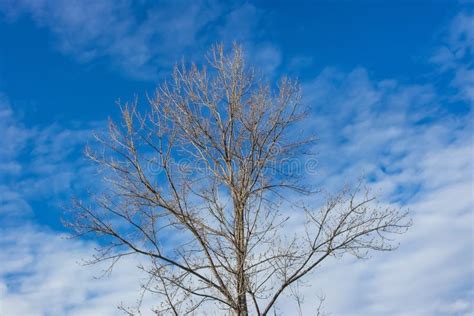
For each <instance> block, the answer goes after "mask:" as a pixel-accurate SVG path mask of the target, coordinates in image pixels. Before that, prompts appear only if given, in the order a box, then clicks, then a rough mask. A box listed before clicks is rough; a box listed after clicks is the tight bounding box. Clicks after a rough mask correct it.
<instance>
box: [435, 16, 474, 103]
mask: <svg viewBox="0 0 474 316" xmlns="http://www.w3.org/2000/svg"><path fill="white" fill-rule="evenodd" d="M431 62H433V63H434V64H436V65H438V66H439V71H440V72H442V73H448V74H449V75H450V76H451V85H452V86H453V87H454V88H456V89H457V90H458V94H457V98H458V99H462V100H465V101H467V102H469V103H470V104H471V105H472V104H473V103H474V14H472V13H469V12H462V13H459V14H458V15H457V16H456V17H455V18H454V19H453V21H452V22H451V24H450V25H449V27H448V29H447V30H446V31H445V34H444V45H442V46H440V47H439V48H438V49H437V50H436V52H435V54H434V55H433V56H432V57H431Z"/></svg>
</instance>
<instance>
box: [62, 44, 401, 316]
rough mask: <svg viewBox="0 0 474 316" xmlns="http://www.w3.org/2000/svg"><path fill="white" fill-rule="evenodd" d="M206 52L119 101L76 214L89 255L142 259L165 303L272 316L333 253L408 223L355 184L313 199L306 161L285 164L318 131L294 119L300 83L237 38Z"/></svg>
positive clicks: (372, 244)
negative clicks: (268, 76) (93, 250)
mask: <svg viewBox="0 0 474 316" xmlns="http://www.w3.org/2000/svg"><path fill="white" fill-rule="evenodd" d="M206 61H207V63H206V65H207V68H206V67H205V66H203V67H198V66H196V65H195V64H192V65H189V66H187V65H186V64H184V63H182V64H180V65H177V66H176V67H175V68H174V72H173V75H172V78H171V79H170V80H169V81H168V82H165V83H163V84H161V85H160V86H159V87H158V88H157V90H156V95H154V96H153V97H152V98H150V99H149V108H147V110H146V111H145V110H141V109H139V106H138V105H137V104H136V102H134V103H132V104H125V105H122V106H121V107H120V108H121V114H122V115H121V117H122V121H121V123H120V124H116V123H114V122H112V121H111V122H110V123H109V133H108V135H107V136H106V137H104V136H98V137H97V139H98V140H99V142H100V143H101V145H102V146H101V148H102V149H101V150H93V151H92V150H87V155H88V156H89V157H90V158H91V159H92V160H94V161H95V162H97V163H98V164H99V165H100V166H101V167H104V168H102V170H103V172H104V173H103V175H104V179H105V183H106V186H105V187H106V190H105V191H104V192H101V193H98V194H96V196H95V198H94V199H93V202H89V203H86V202H82V201H76V203H75V208H74V209H75V214H76V215H77V216H76V218H75V220H74V221H72V222H71V223H70V225H72V226H73V227H74V228H75V229H76V231H77V232H78V233H79V234H95V235H96V236H97V238H100V241H101V244H102V245H104V247H103V248H101V249H100V250H99V252H98V254H97V255H96V256H95V257H94V260H93V262H99V261H105V260H110V262H111V263H112V264H111V268H112V267H113V265H114V264H115V263H116V262H117V261H118V260H119V259H120V258H122V257H124V256H127V255H132V254H134V255H137V254H138V255H141V256H143V257H144V258H147V259H148V260H147V262H148V264H147V265H146V266H143V269H144V270H145V271H146V273H147V275H148V276H149V281H148V282H147V283H146V284H145V285H144V289H145V290H146V291H149V292H152V293H156V294H157V295H159V296H161V299H160V300H159V302H160V303H159V304H158V306H157V307H156V311H155V312H156V313H157V314H159V315H162V314H174V315H184V314H195V313H199V312H200V311H202V310H203V309H205V308H207V309H208V310H207V313H210V312H209V308H210V307H212V308H214V309H215V311H220V313H228V314H232V315H248V314H255V315H268V314H270V313H274V311H275V306H276V302H277V301H278V300H279V299H280V298H281V297H282V294H284V293H286V292H287V291H289V290H290V289H291V287H292V286H294V285H296V284H297V283H298V282H300V281H301V280H302V279H304V278H305V277H307V276H308V275H309V274H310V273H311V272H312V271H314V270H315V269H316V268H317V267H318V266H319V265H320V264H321V263H322V262H323V261H324V260H325V259H327V258H329V257H331V256H342V255H344V254H347V253H349V254H352V255H355V256H356V257H358V258H362V257H364V256H366V254H367V252H368V251H370V250H378V251H388V250H392V249H394V248H395V247H396V245H394V244H393V243H392V242H391V240H390V239H388V237H389V236H390V235H392V234H399V233H403V232H404V231H406V229H407V228H408V226H409V225H410V223H409V220H407V217H406V215H407V214H406V212H404V211H400V210H397V209H394V208H386V207H381V206H379V204H376V203H375V201H374V198H373V197H372V196H371V195H370V194H369V192H368V191H366V190H365V188H364V186H363V185H362V184H361V183H359V184H358V185H357V186H356V187H355V188H354V189H349V188H345V189H343V190H342V191H341V192H339V193H338V194H336V195H333V196H330V197H327V200H326V202H325V203H323V204H321V205H323V206H320V205H319V206H318V205H316V202H314V198H313V197H314V196H321V193H317V191H316V190H313V188H312V186H311V177H309V176H308V175H307V174H305V172H304V171H305V170H304V167H303V168H299V169H298V170H296V171H295V170H294V168H288V164H287V163H286V162H288V161H293V162H294V161H300V162H301V163H302V165H304V162H305V161H308V159H311V157H312V156H311V152H310V149H311V147H313V146H314V141H315V138H314V137H312V135H309V136H307V135H305V133H301V132H300V130H298V129H297V127H298V126H299V124H300V123H299V122H301V121H302V119H303V118H305V116H306V113H307V112H306V111H305V110H304V108H303V107H302V106H301V95H300V88H299V85H298V83H297V82H295V81H292V80H290V79H287V78H283V79H282V80H280V81H279V83H278V84H274V85H272V84H269V83H267V82H265V81H263V80H262V79H261V78H260V77H259V76H257V75H256V72H255V71H253V69H251V68H250V67H247V66H246V65H245V63H244V58H243V53H242V50H241V48H240V47H239V46H238V45H234V46H233V48H232V50H231V51H230V52H229V53H227V52H226V51H225V49H224V48H223V47H222V46H220V45H217V46H215V47H214V48H213V49H211V51H210V52H209V54H208V55H207V59H206ZM308 157H309V158H308ZM291 159H293V160H291ZM300 167H301V166H300ZM318 192H319V191H318ZM294 223H300V224H301V225H296V224H294ZM295 227H296V228H295ZM287 294H290V293H287ZM297 301H298V304H299V303H300V302H301V301H300V299H299V298H298V299H297ZM318 310H319V308H318Z"/></svg>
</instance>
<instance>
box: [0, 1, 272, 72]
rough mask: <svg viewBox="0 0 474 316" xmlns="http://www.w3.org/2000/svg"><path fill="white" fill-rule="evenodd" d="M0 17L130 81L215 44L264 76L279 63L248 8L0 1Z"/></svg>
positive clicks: (213, 4) (197, 4)
mask: <svg viewBox="0 0 474 316" xmlns="http://www.w3.org/2000/svg"><path fill="white" fill-rule="evenodd" d="M145 4H147V5H145ZM2 11H3V13H4V16H5V17H6V18H7V20H10V21H14V20H15V19H16V18H17V17H19V16H22V15H26V16H28V17H30V18H31V19H32V20H33V21H34V22H35V23H36V24H38V25H39V26H41V27H43V28H46V29H47V30H49V31H50V32H51V33H52V34H53V35H54V39H55V43H54V44H55V46H56V48H57V49H58V50H59V51H61V52H62V53H63V54H66V55H70V56H73V57H74V58H75V59H76V60H78V61H80V62H90V61H93V60H95V61H97V60H99V61H101V60H107V61H109V62H110V64H111V68H112V69H114V70H115V69H117V70H118V71H119V72H121V73H123V74H125V75H127V76H131V77H133V78H136V79H144V80H155V79H156V78H158V77H159V76H160V74H167V73H168V71H169V69H170V66H171V65H173V64H174V63H175V62H177V61H179V60H180V59H181V58H182V57H183V56H186V57H187V58H189V59H191V60H192V59H196V58H200V57H201V56H202V53H203V52H205V51H206V50H207V49H208V48H209V47H210V46H211V45H212V44H214V43H215V42H219V41H222V42H227V43H230V42H232V41H234V40H236V41H239V42H240V43H242V44H244V45H245V46H246V47H247V48H248V51H249V54H250V55H251V56H255V57H254V59H255V60H257V61H259V63H260V64H261V65H263V66H262V67H263V68H265V69H264V70H268V71H273V70H274V69H275V68H276V67H278V65H279V64H280V63H281V53H280V50H279V48H277V47H276V46H275V45H274V44H271V43H259V42H257V39H259V38H261V35H262V33H263V31H261V28H260V23H261V20H262V14H263V13H262V11H261V10H259V9H257V8H256V7H255V6H254V5H251V4H249V3H235V4H227V5H224V4H223V3H221V2H218V1H213V0H211V1H204V0H202V1H201V0H199V1H191V2H190V1H164V2H160V4H159V6H158V5H157V4H156V5H153V4H152V3H147V2H146V1H145V3H141V2H133V1H127V0H118V1H114V0H106V1H51V0H39V1H36V0H34V1H32V0H20V1H10V0H1V1H0V12H2ZM259 30H260V31H259Z"/></svg>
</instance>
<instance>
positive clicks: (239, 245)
mask: <svg viewBox="0 0 474 316" xmlns="http://www.w3.org/2000/svg"><path fill="white" fill-rule="evenodd" d="M236 204H237V205H236V208H235V216H236V218H235V221H236V223H235V230H236V231H235V238H236V256H237V304H238V305H237V315H238V316H247V315H248V309H247V297H246V293H247V288H246V281H245V254H246V250H245V228H244V227H245V226H244V208H243V207H242V206H241V205H240V203H236Z"/></svg>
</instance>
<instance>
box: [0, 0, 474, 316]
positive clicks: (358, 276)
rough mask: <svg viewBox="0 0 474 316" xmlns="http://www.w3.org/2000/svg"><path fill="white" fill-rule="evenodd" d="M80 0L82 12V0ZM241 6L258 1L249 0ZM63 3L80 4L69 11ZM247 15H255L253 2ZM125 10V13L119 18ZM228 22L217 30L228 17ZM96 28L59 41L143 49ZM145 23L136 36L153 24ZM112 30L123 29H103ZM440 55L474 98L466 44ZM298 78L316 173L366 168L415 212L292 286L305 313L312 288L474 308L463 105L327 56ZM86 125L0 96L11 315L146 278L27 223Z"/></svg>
mask: <svg viewBox="0 0 474 316" xmlns="http://www.w3.org/2000/svg"><path fill="white" fill-rule="evenodd" d="M24 3H26V4H25V5H28V9H25V8H22V9H21V10H33V9H31V8H35V9H34V10H38V12H40V13H41V12H42V11H41V10H49V11H52V12H54V10H56V9H54V8H52V7H51V8H50V7H47V6H46V7H45V4H44V3H46V1H38V2H33V1H31V2H26V1H25V2H24ZM106 3H107V2H103V3H101V4H97V6H99V7H100V8H102V9H100V10H99V9H97V12H102V11H101V10H103V7H101V6H105V5H106ZM109 4H110V5H118V6H119V8H122V6H123V8H126V9H119V10H124V12H125V11H127V10H129V9H130V8H132V7H131V5H130V3H128V2H119V3H118V4H111V3H109ZM76 5H77V6H78V8H79V9H77V10H78V11H79V13H77V14H80V13H81V12H80V11H81V8H83V7H82V5H83V4H76ZM35 6H38V7H39V8H36V7H35ZM64 8H66V6H65V5H64ZM241 9H242V10H244V11H245V12H247V13H249V12H250V13H251V12H252V9H251V7H241ZM64 10H65V9H64ZM132 11H133V10H132ZM28 12H30V11H28ZM127 12H128V11H127ZM40 13H35V14H39V15H38V16H42V17H43V19H47V18H49V16H50V14H51V12H44V13H41V14H40ZM57 14H58V15H60V16H61V18H58V19H62V18H63V16H65V13H64V12H62V11H61V12H60V13H57ZM70 14H71V16H73V17H74V16H75V14H76V13H74V14H73V13H70ZM87 14H91V13H87ZM120 14H124V16H125V17H126V16H127V15H126V14H125V13H119V14H118V16H120ZM127 14H128V13H127ZM99 15H100V13H97V16H99ZM53 16H54V14H53ZM242 16H247V17H249V19H254V18H252V15H250V14H247V15H245V14H243V15H242ZM467 16H468V15H466V14H460V15H459V16H458V18H456V19H455V22H453V25H457V27H455V26H452V30H451V32H453V33H454V34H458V33H460V34H465V33H466V32H469V29H467V28H466V27H465V26H466V25H469V22H466V19H465V17H467ZM459 17H463V18H459ZM35 19H38V21H40V19H39V18H36V17H35ZM77 19H78V21H83V20H81V18H79V17H78V18H77ZM110 19H111V21H110V22H108V23H109V24H108V25H109V26H111V27H112V28H114V27H115V28H116V29H117V30H118V31H119V33H120V32H121V31H120V30H122V28H123V29H127V27H126V25H128V24H127V23H128V22H127V23H125V22H123V21H115V20H114V19H115V18H114V17H110ZM232 19H236V20H237V21H238V18H232ZM232 19H230V18H229V21H231V20H232ZM457 19H459V20H457ZM70 20H74V19H73V18H71V17H68V20H67V21H68V22H64V23H66V24H67V23H71V22H70ZM125 20H126V19H125ZM132 21H133V19H132ZM456 21H460V22H456ZM41 23H45V24H44V25H45V26H47V27H52V26H49V23H53V22H52V21H49V20H48V21H44V22H41ZM54 23H58V22H54ZM81 23H83V22H78V24H73V25H74V27H73V28H79V26H80V25H81ZM121 23H125V24H124V25H125V26H113V25H122V24H121ZM130 23H132V22H130ZM183 23H184V25H186V23H185V22H183ZM132 24H133V23H132ZM170 25H172V24H170ZM222 25H224V26H223V28H224V29H226V28H227V27H230V26H225V24H222ZM229 25H232V23H230V22H229ZM71 27H72V26H71ZM134 27H135V26H134ZM185 27H186V26H183V28H185ZM65 28H66V29H67V26H65ZM144 28H145V27H144ZM203 28H206V26H203ZM252 29H253V27H251V28H249V30H252ZM54 32H58V33H57V36H58V41H60V40H61V39H62V37H61V36H66V34H73V33H68V32H73V31H68V32H65V33H64V35H63V34H62V33H61V30H58V31H54ZM101 32H105V31H104V30H102V31H99V33H96V30H95V29H92V30H90V31H88V32H86V34H89V35H77V36H79V37H80V36H84V39H83V40H82V41H83V44H81V43H82V41H79V43H80V45H78V46H75V47H74V48H70V50H68V49H66V48H67V46H66V48H61V47H62V46H61V45H60V43H58V45H59V46H58V47H60V48H61V49H64V52H65V53H67V54H73V55H74V56H76V57H77V58H85V59H84V60H88V58H101V56H109V57H110V58H112V59H113V58H119V57H120V58H128V57H130V58H131V59H130V60H127V61H125V60H124V61H117V62H118V63H121V62H123V63H124V64H120V65H122V66H121V67H124V66H125V65H127V63H130V65H133V66H134V67H136V66H137V65H141V60H142V59H140V58H139V57H137V60H134V59H133V58H134V57H133V56H134V54H135V53H134V52H127V51H126V50H123V52H124V53H120V54H118V53H116V52H112V51H108V48H107V47H108V46H107V45H108V43H109V42H108V41H109V40H106V39H105V37H104V39H101V40H99V42H100V41H103V43H104V44H103V45H104V47H105V48H103V49H104V50H105V51H102V49H100V46H99V48H98V47H97V46H94V47H95V48H94V49H92V50H91V51H90V52H89V48H88V45H89V44H90V43H94V40H96V39H97V38H101V36H105V35H101V34H102V33H101ZM124 32H125V31H124ZM142 32H144V34H148V33H147V32H145V31H142ZM222 32H224V31H222ZM132 33H133V32H132ZM55 34H56V33H55ZM81 34H82V33H81ZM91 34H92V35H91ZM123 34H127V32H125V33H123ZM450 34H451V33H450ZM141 36H143V37H141ZM141 36H139V37H138V38H140V39H142V38H148V37H147V36H149V35H146V36H145V35H141ZM196 38H199V35H196ZM448 38H454V39H458V40H452V41H451V42H449V41H448V42H447V45H448V46H447V47H448V51H449V52H451V51H461V52H463V53H462V54H461V55H457V56H467V55H466V54H467V53H466V52H467V51H469V50H470V51H472V46H469V45H471V44H469V43H466V42H465V39H466V35H462V36H458V35H452V36H448ZM115 40H117V41H119V42H120V41H121V40H120V39H115V38H112V39H110V41H115ZM183 41H184V42H186V41H185V40H183ZM458 41H459V43H458ZM178 42H179V40H178ZM120 43H122V44H123V43H125V42H120ZM145 43H146V41H145ZM66 44H67V43H66ZM81 45H83V46H81ZM91 45H92V44H91ZM117 45H118V44H117ZM123 45H124V46H127V45H125V44H123ZM147 45H148V44H147ZM147 45H145V46H146V47H148V46H147ZM170 45H171V44H170ZM180 45H183V44H180ZM450 45H452V46H450ZM178 46H179V45H178ZM91 47H92V46H91ZM179 47H181V46H179ZM76 49H77V51H76ZM95 49H97V52H96V51H94V50H95ZM144 51H145V52H147V51H148V48H147V49H144ZM83 53H84V54H85V55H84V56H82V55H81V54H83ZM129 53H130V55H128V54H129ZM121 54H123V55H121ZM152 55H153V54H151V55H150V56H152ZM269 55H271V53H269ZM274 55H278V53H276V54H274ZM81 56H82V57H81ZM137 56H141V55H140V54H138V55H137ZM143 56H145V58H144V59H143V60H146V62H145V63H143V65H149V63H152V62H153V60H154V59H153V58H149V57H146V56H148V55H147V54H144V55H143ZM153 56H155V55H153ZM156 56H158V55H156ZM448 56H450V57H449V58H448V57H447V58H446V59H434V60H435V61H436V63H437V64H439V65H445V68H442V69H443V71H446V72H450V73H451V74H452V75H453V77H452V78H453V81H452V83H451V84H452V87H453V88H454V89H455V91H454V95H455V96H456V99H457V100H461V101H462V102H470V101H469V100H472V98H470V94H469V91H470V90H469V87H470V86H469V85H464V84H457V83H456V82H457V81H455V78H456V76H459V78H460V82H465V80H468V79H469V78H466V77H465V76H466V74H465V73H463V72H462V71H460V70H461V69H467V70H469V69H471V68H472V65H471V64H470V61H469V60H468V59H465V58H464V57H456V56H454V57H453V56H451V55H448ZM277 59H278V58H275V60H277ZM277 64H278V63H277ZM470 67H471V68H470ZM135 69H140V67H138V68H135ZM137 74H139V72H138V73H137ZM141 75H143V74H140V76H141ZM304 91H305V95H306V96H307V97H306V99H305V101H306V103H307V104H308V105H310V106H312V109H313V111H312V117H311V120H310V122H309V123H308V124H311V125H310V126H309V128H314V129H315V130H316V131H317V132H318V134H319V138H320V141H319V144H318V145H317V147H316V148H315V149H316V150H317V151H318V152H319V153H320V154H319V159H320V168H321V169H320V170H321V173H320V174H318V175H316V177H315V179H316V180H318V181H321V182H320V184H321V185H324V186H325V187H328V188H329V189H330V190H331V189H336V188H338V187H340V186H341V185H342V183H343V182H344V181H345V180H347V179H349V180H351V179H355V178H357V177H358V176H360V175H361V174H365V175H366V176H367V178H368V180H369V181H370V184H371V185H372V186H373V187H374V188H375V189H376V190H380V192H381V194H382V196H381V200H382V202H383V203H387V204H392V205H397V206H401V207H405V208H410V209H411V211H412V216H413V219H414V226H413V228H412V229H411V230H410V231H409V233H408V234H406V235H405V236H403V238H402V239H401V247H400V249H399V250H398V251H397V252H394V253H391V254H381V255H375V256H374V257H373V258H371V259H370V261H355V260H352V259H350V258H347V259H344V260H340V261H338V262H333V263H334V265H325V266H323V267H322V268H321V270H319V271H316V273H315V274H314V275H313V277H314V278H313V279H311V280H309V281H308V283H310V285H312V287H311V288H309V287H304V286H303V287H301V288H300V291H301V292H303V293H305V294H306V300H305V301H304V304H303V310H304V314H314V310H315V307H316V305H317V303H316V301H317V300H316V299H315V298H316V294H324V295H325V296H326V301H325V305H324V307H325V310H326V311H328V312H331V313H333V314H335V315H345V316H346V315H381V314H383V315H393V316H395V315H422V316H423V315H427V316H428V315H440V316H441V315H472V312H473V306H472V299H473V295H474V293H473V290H472V285H471V280H472V279H473V278H474V271H473V267H472V263H473V262H474V258H473V253H472V249H473V246H474V245H473V239H472V236H473V227H472V222H473V220H474V219H473V213H472V210H473V209H474V201H473V198H472V192H473V183H472V179H473V174H472V170H473V167H474V166H473V161H472V156H473V147H472V146H473V145H472V144H473V143H472V141H473V140H472V122H471V121H470V117H469V115H464V114H459V113H454V112H453V113H451V112H449V111H446V108H449V103H448V104H446V102H451V100H450V98H445V95H444V92H443V91H439V90H438V88H437V87H436V86H434V85H431V84H418V83H400V82H398V81H397V80H395V79H389V80H382V81H377V80H374V79H373V78H371V77H370V76H369V75H368V71H367V69H364V68H357V69H354V70H352V71H349V72H343V71H339V70H337V69H335V68H327V69H325V70H323V71H322V72H321V73H320V74H319V75H318V76H316V77H315V78H314V79H313V80H310V81H308V82H305V83H304ZM461 96H462V97H461ZM92 125H93V124H92ZM94 128H96V126H94V125H93V126H91V125H90V124H86V126H82V127H78V128H71V127H67V126H64V125H58V124H53V125H51V126H47V127H27V126H25V124H23V123H22V120H21V117H19V116H18V114H17V113H15V111H14V110H13V107H12V106H10V105H9V104H8V102H7V100H6V98H3V99H2V101H0V130H1V131H2V132H5V133H3V134H2V135H3V137H2V138H1V139H0V145H2V146H0V158H1V159H0V169H1V170H0V179H1V183H2V195H1V198H2V200H0V216H3V215H4V213H5V212H7V213H10V214H15V213H16V214H17V215H18V216H17V218H16V220H15V221H14V224H15V225H14V226H13V225H6V224H4V223H5V222H2V227H1V228H0V248H1V249H2V252H1V253H0V262H2V264H1V265H0V311H2V312H4V313H6V314H7V315H8V314H10V313H14V314H26V315H48V314H68V315H90V314H91V313H94V314H100V315H116V314H117V310H116V306H117V305H118V304H120V303H121V302H122V301H123V302H124V303H125V304H126V305H133V304H134V303H135V300H136V299H137V297H138V291H139V284H138V283H139V282H137V280H138V281H140V280H143V279H142V278H143V275H142V274H140V273H139V272H137V269H136V265H137V264H138V261H136V260H135V259H133V258H132V259H126V260H125V261H123V262H119V264H117V265H116V267H115V269H116V270H115V271H114V273H113V274H112V275H111V276H110V277H107V278H105V279H100V280H96V279H95V278H94V276H97V275H100V274H101V269H103V268H105V267H97V266H94V267H81V266H80V265H78V264H77V263H78V262H80V261H81V259H84V258H88V257H89V256H90V255H91V254H92V253H93V248H94V246H95V244H94V243H93V242H89V241H83V240H70V239H63V238H62V237H65V235H64V234H62V233H60V232H57V231H54V230H50V229H47V228H45V227H44V226H40V225H34V224H32V223H31V221H30V218H29V217H28V216H27V213H28V211H29V212H33V211H46V210H45V209H42V210H38V209H34V206H33V204H32V203H31V201H32V200H35V199H37V198H38V197H41V196H47V197H48V199H51V200H54V199H62V197H64V196H65V195H67V194H65V193H69V192H70V189H71V187H74V186H75V185H80V183H82V182H83V181H84V180H85V179H84V177H87V174H88V173H87V172H88V170H87V169H86V167H85V165H83V164H82V162H81V161H80V160H77V159H76V158H77V155H76V154H77V152H78V151H79V150H80V149H81V148H82V145H83V143H84V141H85V139H87V138H88V135H90V130H91V129H94ZM323 172H324V173H323ZM5 192H6V193H5ZM23 210H26V211H27V212H26V214H25V213H24V212H23ZM2 212H3V215H2ZM18 219H20V220H18ZM287 299H288V300H285V301H283V302H282V303H281V304H280V305H279V311H280V312H281V313H283V314H294V311H295V307H296V305H295V304H294V302H292V301H291V300H290V298H287ZM151 300H153V298H152V299H151ZM152 303H155V302H150V301H148V300H147V301H146V302H145V306H144V307H143V309H142V311H143V313H144V314H145V315H147V314H149V313H150V308H151V306H152Z"/></svg>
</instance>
